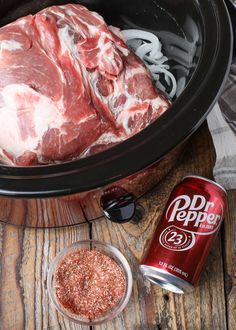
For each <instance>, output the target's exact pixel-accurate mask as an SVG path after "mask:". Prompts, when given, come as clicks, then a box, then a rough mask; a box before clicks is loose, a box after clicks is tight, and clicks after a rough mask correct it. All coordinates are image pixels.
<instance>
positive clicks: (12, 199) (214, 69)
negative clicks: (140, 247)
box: [0, 0, 233, 227]
mask: <svg viewBox="0 0 236 330" xmlns="http://www.w3.org/2000/svg"><path fill="white" fill-rule="evenodd" d="M72 2H73V3H80V4H83V5H85V6H87V7H88V8H89V9H90V10H95V11H97V12H99V13H100V14H101V15H103V16H104V18H105V20H106V21H107V23H109V24H112V25H114V26H118V27H120V28H121V29H123V28H139V29H143V30H147V31H152V32H154V33H156V34H157V35H158V36H159V37H160V39H161V41H162V43H163V49H164V53H165V54H166V55H167V56H169V58H170V61H171V64H172V70H173V73H174V74H175V76H177V78H179V79H182V80H183V79H184V81H185V84H186V87H185V89H184V91H183V92H182V93H181V95H180V96H179V97H178V98H177V99H176V100H174V102H173V105H172V107H171V108H170V109H169V110H168V111H167V112H166V113H165V114H164V115H163V116H162V117H161V118H160V119H158V120H157V121H156V122H154V123H153V124H151V125H150V126H149V127H148V128H146V129H145V130H143V131H142V132H140V133H139V134H138V135H136V136H134V137H132V138H130V139H129V140H127V141H125V142H123V143H121V144H120V145H118V146H116V147H114V148H112V149H110V150H107V151H105V152H102V153H100V154H97V155H94V156H91V157H88V158H86V159H82V160H77V161H73V162H68V163H64V164H60V165H48V166H37V167H9V166H3V165H2V166H0V195H1V198H0V220H1V221H4V222H6V223H11V224H17V225H24V226H31V227H55V226H65V225H72V224H78V223H82V222H87V221H90V220H92V219H96V218H98V217H100V216H102V215H103V214H104V213H105V215H106V216H107V217H108V218H110V219H111V220H113V221H120V222H122V221H127V220H129V219H130V218H132V216H133V214H134V211H135V200H136V199H137V198H138V197H140V196H141V195H143V194H144V193H145V192H147V191H148V190H149V189H151V188H152V187H153V186H155V185H156V184H157V183H158V182H159V181H160V179H161V178H162V177H163V176H165V175H166V174H167V173H168V171H169V170H170V169H171V168H172V167H173V166H174V165H175V164H176V161H177V160H178V159H179V157H180V154H181V153H182V150H183V149H184V146H185V143H186V141H187V139H188V138H189V137H190V136H191V134H192V133H193V132H194V131H195V130H197V128H199V126H200V125H201V124H202V123H203V122H204V120H205V118H206V116H207V114H208V113H209V111H210V110H211V109H212V107H213V105H214V104H215V102H216V101H217V99H218V98H219V96H220V93H221V91H222V88H223V86H224V82H225V80H226V78H227V75H228V71H229V67H230V63H231V57H232V48H233V47H232V45H233V34H232V26H231V23H230V17H229V14H228V11H227V8H226V5H225V3H224V1H223V0H217V1H205V0H198V1H197V0H192V1H190V0H173V1H172V0H145V1H143V0H129V1H126V0H110V1H106V0H83V1H60V0H58V1H53V0H44V1H25V0H24V1H20V0H10V1H7V2H6V1H1V2H0V25H1V26H3V25H5V24H7V23H9V22H12V21H14V20H15V19H17V18H19V17H21V16H25V15H27V14H34V13H36V12H37V11H39V10H41V9H43V8H45V7H47V6H50V5H60V4H65V3H72ZM176 54H177V55H176ZM174 55H176V56H174ZM178 57H179V58H178Z"/></svg>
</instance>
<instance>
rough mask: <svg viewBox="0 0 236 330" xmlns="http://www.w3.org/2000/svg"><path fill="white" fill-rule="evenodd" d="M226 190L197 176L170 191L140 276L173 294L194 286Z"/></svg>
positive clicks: (215, 230)
mask: <svg viewBox="0 0 236 330" xmlns="http://www.w3.org/2000/svg"><path fill="white" fill-rule="evenodd" d="M225 203H226V191H225V190H224V188H223V187H221V186H220V185H218V184H217V183H215V182H213V181H211V180H208V179H205V178H202V177H197V176H188V177H185V178H184V179H183V180H182V181H181V182H180V184H178V185H177V186H176V187H175V188H174V191H173V192H172V194H171V196H170V199H169V201H168V203H167V207H166V209H165V211H164V214H163V216H162V219H161V221H160V223H159V225H158V227H157V230H156V232H155V234H154V237H153V240H152V242H151V245H150V248H149V250H148V252H147V254H146V255H145V257H144V260H143V261H142V263H141V265H140V270H141V272H142V273H143V275H144V277H145V278H147V279H148V280H150V281H151V282H153V283H155V284H158V285H159V286H161V287H162V288H164V289H167V290H169V291H172V292H175V293H186V292H190V291H192V290H193V289H194V287H195V286H196V285H197V283H198V280H199V278H200V275H201V272H202V270H203V267H204V265H205V263H206V259H207V257H208V255H209V252H210V249H211V247H212V245H213V243H214V241H215V238H216V236H217V233H218V231H219V229H220V226H221V223H222V221H223V216H224V208H225Z"/></svg>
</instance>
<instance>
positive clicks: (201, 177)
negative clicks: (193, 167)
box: [182, 175, 227, 195]
mask: <svg viewBox="0 0 236 330" xmlns="http://www.w3.org/2000/svg"><path fill="white" fill-rule="evenodd" d="M191 178H193V179H194V178H195V179H200V180H203V181H206V182H210V183H212V184H213V185H215V186H217V187H218V188H220V189H221V190H223V192H224V193H225V194H226V195H227V191H226V189H225V188H224V187H223V186H221V185H220V184H219V183H217V182H215V181H213V180H210V179H207V178H204V177H203V176H198V175H187V176H185V177H184V178H183V179H182V181H184V180H185V179H191Z"/></svg>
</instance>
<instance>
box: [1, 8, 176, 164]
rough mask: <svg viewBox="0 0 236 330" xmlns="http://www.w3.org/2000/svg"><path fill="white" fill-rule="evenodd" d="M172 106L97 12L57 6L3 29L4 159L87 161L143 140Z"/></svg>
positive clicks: (7, 161) (10, 161)
mask: <svg viewBox="0 0 236 330" xmlns="http://www.w3.org/2000/svg"><path fill="white" fill-rule="evenodd" d="M169 106H170V102H169V101H168V100H167V99H166V98H165V97H164V95H163V94H162V93H161V92H160V91H158V90H156V88H155V87H154V85H153V83H152V80H151V76H150V73H149V72H148V70H147V69H146V67H145V66H144V64H143V63H142V62H141V61H140V60H139V59H138V58H137V57H136V55H134V54H133V53H132V52H131V51H130V50H129V49H128V47H127V45H126V44H125V42H124V40H123V39H122V35H121V33H120V31H119V29H117V28H114V27H108V26H107V25H106V23H105V22H104V20H103V18H102V17H101V16H100V15H98V14H97V13H94V12H90V11H89V10H88V9H86V8H85V7H83V6H80V5H65V6H54V7H50V8H47V9H44V10H43V11H41V12H39V13H38V14H36V15H35V16H31V15H30V16H27V17H23V18H21V19H19V20H17V21H16V22H14V23H11V24H9V25H7V26H5V27H3V28H1V29H0V125H1V130H0V158H1V161H2V162H3V163H5V164H8V165H17V166H30V165H37V164H47V163H58V162H63V161H69V160H72V159H75V158H81V157H86V156H89V155H91V154H93V153H96V152H99V151H102V150H104V149H107V148H109V147H111V146H113V145H115V144H117V143H119V142H121V141H124V140H125V139H128V138H129V137H131V136H133V135H134V134H136V133H138V132H139V131H141V130H142V129H144V128H145V127H146V126H148V125H149V124H150V123H151V122H153V121H154V120H156V119H157V118H158V117H159V116H160V115H162V114H163V113H164V112H165V111H166V109H167V108H168V107H169Z"/></svg>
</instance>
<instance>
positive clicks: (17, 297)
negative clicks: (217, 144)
mask: <svg viewBox="0 0 236 330" xmlns="http://www.w3.org/2000/svg"><path fill="white" fill-rule="evenodd" d="M213 164H214V152H213V147H212V142H211V139H210V136H209V133H208V130H207V128H206V126H204V127H203V128H201V129H200V130H199V132H198V133H197V134H196V135H195V136H194V137H193V138H192V140H191V142H190V144H189V147H188V151H187V153H186V155H185V156H184V158H183V160H182V161H181V162H180V163H179V165H178V166H177V167H176V168H175V169H174V170H173V171H171V173H170V174H169V175H168V176H167V177H166V178H165V179H164V180H162V182H161V183H160V184H159V185H158V186H157V187H156V188H155V189H154V190H153V191H151V192H150V193H148V194H147V195H145V196H144V197H143V198H141V199H140V200H139V203H138V211H137V214H136V216H135V218H134V220H133V221H132V222H130V223H128V224H124V225H118V224H114V223H111V222H108V221H107V220H105V219H102V220H98V221H95V222H93V223H92V224H91V225H89V224H82V225H79V226H73V227H68V228H61V229H50V230H49V229H47V230H36V229H22V228H17V227H14V226H9V225H0V252H1V254H0V265H1V267H0V329H1V330H21V329H26V330H31V329H32V330H33V329H37V330H38V329H55V330H56V329H63V330H64V329H68V330H70V329H73V330H77V329H79V330H81V329H88V328H87V327H81V326H79V325H76V324H73V323H71V322H69V321H67V320H66V319H65V318H63V317H62V316H60V315H59V314H58V313H57V312H56V311H55V309H54V307H53V306H52V304H51V303H50V301H49V299H48V294H47V286H46V278H47V271H48V266H49V264H50V262H51V261H52V259H53V258H54V256H55V255H56V254H57V253H58V252H59V251H60V250H61V249H62V248H63V247H65V246H68V245H70V244H71V243H72V242H75V241H77V240H81V239H86V238H89V237H92V238H94V239H99V240H102V241H105V242H108V243H111V244H113V245H115V246H116V247H118V248H119V249H120V250H121V252H123V253H124V254H125V256H126V257H127V259H128V261H129V262H130V265H131V267H132V270H133V275H134V286H133V293H132V298H131V300H130V302H129V304H128V306H127V308H126V309H125V310H124V312H123V313H122V315H121V316H120V317H118V318H117V319H115V320H114V321H112V322H110V323H107V324H106V325H103V326H100V327H96V328H95V329H97V330H103V329H104V330H113V329H115V330H116V329H117V330H126V329H127V330H136V329H137V330H145V329H151V330H152V329H161V330H168V329H171V330H172V329H174V330H175V329H186V330H189V329H190V330H191V329H194V330H195V329H197V330H198V329H203V330H208V329H209V330H217V329H219V330H224V329H229V330H235V329H236V205H235V200H236V192H232V193H230V194H229V203H228V210H227V214H226V220H225V223H224V228H223V231H221V235H219V237H218V239H217V241H216V242H215V245H214V248H213V249H212V251H211V254H210V257H209V259H208V261H207V266H206V268H205V271H204V273H203V275H202V278H201V281H200V284H199V286H198V287H197V288H196V290H195V291H194V293H191V294H188V295H184V296H178V295H175V294H172V293H170V292H168V291H165V290H162V289H160V288H158V287H157V286H155V285H152V284H150V283H149V282H147V281H144V280H143V278H142V276H141V275H140V274H139V272H138V265H139V262H140V260H141V259H142V257H143V254H144V251H145V249H146V247H147V246H148V244H149V242H150V239H151V237H152V235H153V231H154V229H155V227H156V225H157V223H158V221H159V219H160V216H161V213H162V211H163V208H164V206H165V204H166V201H167V198H168V196H169V194H170V192H171V190H172V189H173V187H174V186H175V184H176V183H178V182H179V180H180V179H181V178H182V177H183V176H184V175H187V174H197V175H203V176H206V177H209V178H210V177H211V175H212V167H213Z"/></svg>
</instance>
